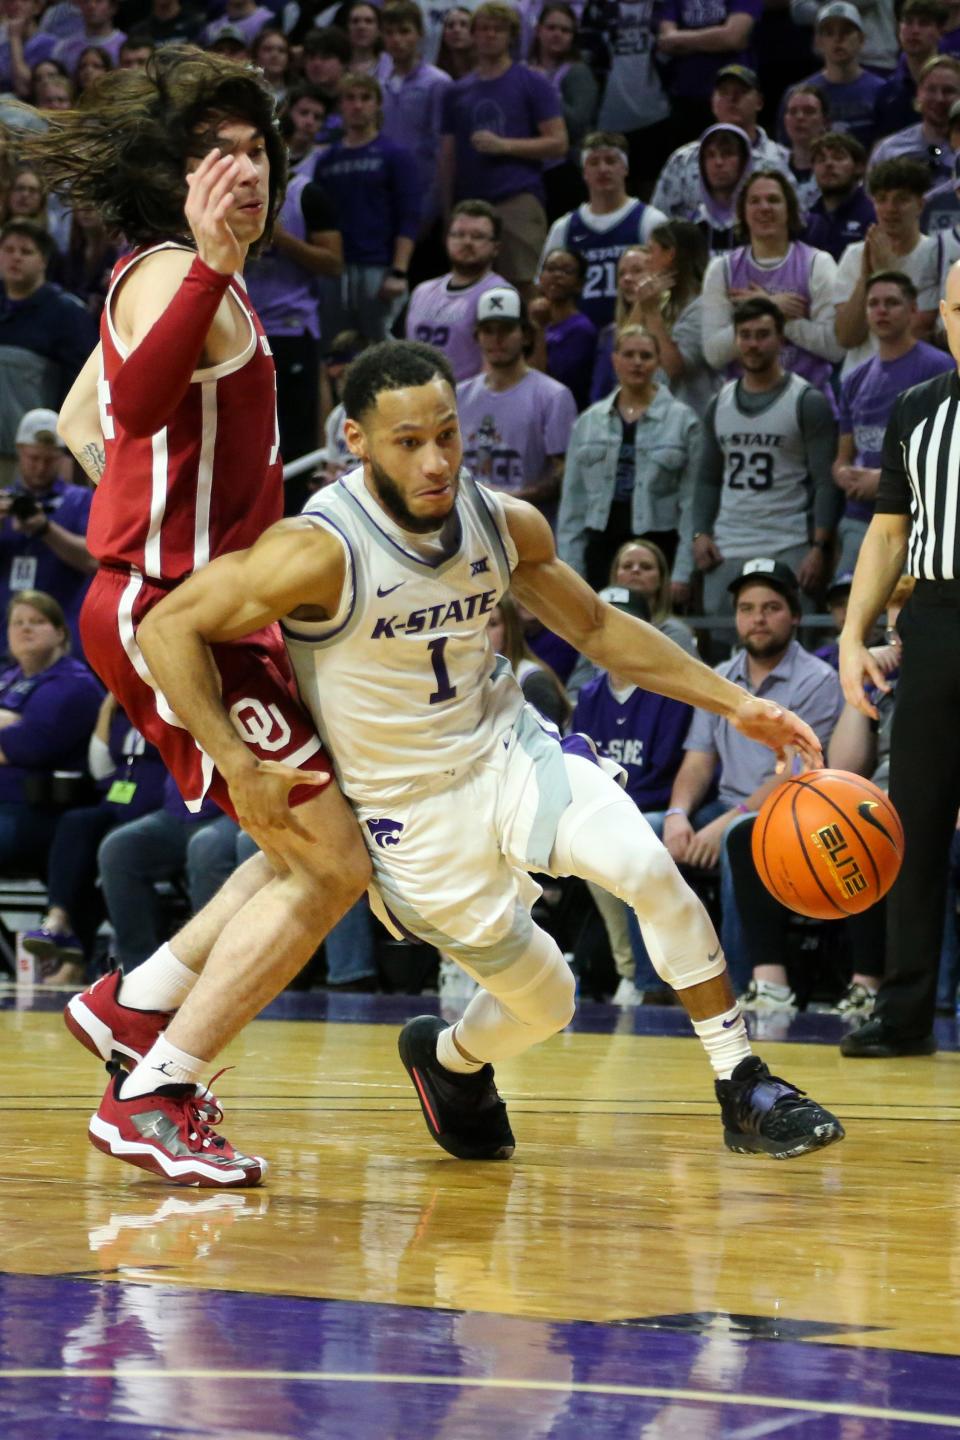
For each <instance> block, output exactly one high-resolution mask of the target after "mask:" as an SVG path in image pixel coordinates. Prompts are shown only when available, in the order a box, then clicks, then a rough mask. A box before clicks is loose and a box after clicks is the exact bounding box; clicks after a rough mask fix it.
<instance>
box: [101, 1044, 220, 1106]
mask: <svg viewBox="0 0 960 1440" xmlns="http://www.w3.org/2000/svg"><path fill="white" fill-rule="evenodd" d="M208 1064H209V1061H207V1060H198V1059H197V1058H196V1056H195V1055H188V1054H187V1052H186V1051H185V1050H178V1049H177V1047H176V1045H171V1044H170V1041H169V1040H168V1039H167V1037H166V1036H165V1035H160V1036H158V1038H157V1039H156V1040H155V1041H154V1043H153V1045H152V1046H151V1048H150V1049H149V1050H148V1051H147V1053H146V1055H144V1057H143V1059H142V1060H141V1061H140V1063H139V1064H138V1065H137V1066H136V1068H135V1069H133V1070H131V1071H130V1074H129V1075H128V1076H127V1078H126V1080H124V1082H123V1084H122V1085H121V1086H120V1099H121V1100H133V1099H134V1098H135V1097H136V1096H137V1095H149V1094H151V1092H152V1091H154V1090H159V1089H160V1087H161V1085H196V1084H198V1083H199V1081H200V1078H201V1072H202V1071H204V1070H206V1068H207V1066H208Z"/></svg>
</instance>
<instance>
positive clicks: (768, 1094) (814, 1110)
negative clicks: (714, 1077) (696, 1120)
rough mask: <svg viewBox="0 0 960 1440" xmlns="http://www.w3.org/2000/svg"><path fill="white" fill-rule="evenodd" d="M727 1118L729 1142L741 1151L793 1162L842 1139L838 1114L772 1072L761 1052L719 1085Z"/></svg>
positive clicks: (725, 1138)
mask: <svg viewBox="0 0 960 1440" xmlns="http://www.w3.org/2000/svg"><path fill="white" fill-rule="evenodd" d="M715 1089H716V1092H717V1099H718V1100H719V1101H720V1112H721V1116H722V1118H723V1142H724V1144H725V1145H726V1147H727V1149H728V1150H735V1151H736V1152H737V1154H738V1155H760V1154H763V1153H766V1154H767V1155H772V1156H773V1158H774V1159H775V1160H789V1159H791V1158H792V1156H794V1155H804V1154H806V1152H807V1151H808V1150H819V1149H820V1148H821V1147H822V1146H823V1145H832V1144H833V1142H834V1140H842V1139H843V1135H844V1130H843V1126H842V1125H841V1124H840V1121H839V1120H838V1119H837V1118H836V1116H835V1115H831V1114H830V1112H829V1110H824V1109H823V1108H822V1106H820V1105H818V1104H817V1103H816V1101H814V1100H809V1099H807V1097H806V1095H805V1093H804V1091H803V1090H798V1089H797V1088H796V1086H795V1085H790V1084H788V1083H787V1081H786V1080H780V1079H779V1078H778V1077H777V1076H776V1075H771V1074H770V1071H769V1070H768V1069H767V1066H766V1065H765V1064H764V1063H763V1061H762V1060H761V1059H760V1058H759V1056H757V1055H748V1056H747V1058H746V1060H741V1061H740V1064H739V1065H738V1066H737V1068H736V1070H734V1072H733V1074H732V1075H731V1077H730V1079H729V1080H718V1081H717V1082H716V1085H715Z"/></svg>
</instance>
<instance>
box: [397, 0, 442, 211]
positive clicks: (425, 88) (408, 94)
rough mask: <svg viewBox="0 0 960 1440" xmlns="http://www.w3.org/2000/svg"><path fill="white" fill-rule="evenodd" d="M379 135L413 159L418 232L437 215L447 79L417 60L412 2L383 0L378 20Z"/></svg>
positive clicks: (418, 15) (419, 16)
mask: <svg viewBox="0 0 960 1440" xmlns="http://www.w3.org/2000/svg"><path fill="white" fill-rule="evenodd" d="M380 24H381V29H382V31H383V44H384V49H385V51H386V56H385V57H384V59H383V61H382V62H381V66H380V72H379V73H380V83H381V85H382V87H383V133H384V135H386V137H387V139H388V140H393V141H394V142H395V144H397V145H403V146H405V147H406V149H407V150H409V151H410V152H411V153H412V154H413V155H415V156H416V160H417V168H418V170H419V173H420V187H421V192H422V195H423V197H424V198H423V204H422V209H421V212H420V233H421V234H423V233H424V231H425V230H428V229H429V228H430V226H431V225H432V224H433V223H434V221H435V220H436V219H437V216H438V215H439V214H440V177H439V158H440V124H441V118H442V113H443V96H444V93H445V92H446V91H447V90H448V89H449V88H450V86H451V85H452V84H453V81H452V80H451V79H450V76H449V75H447V74H446V73H445V72H444V71H443V70H438V69H437V67H436V66H435V65H427V64H426V62H425V61H424V60H423V59H422V58H421V56H420V47H421V45H422V44H423V13H422V11H421V9H420V6H419V5H417V4H416V3H415V0H388V3H387V4H386V5H385V6H384V7H383V14H382V16H381V21H380Z"/></svg>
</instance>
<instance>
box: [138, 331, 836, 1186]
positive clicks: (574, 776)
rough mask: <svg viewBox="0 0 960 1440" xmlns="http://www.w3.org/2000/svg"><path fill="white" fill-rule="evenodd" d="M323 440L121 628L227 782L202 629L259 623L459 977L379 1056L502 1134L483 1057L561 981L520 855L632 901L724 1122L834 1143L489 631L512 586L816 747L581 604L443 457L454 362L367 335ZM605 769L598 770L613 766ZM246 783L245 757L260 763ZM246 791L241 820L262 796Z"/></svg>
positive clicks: (523, 515)
mask: <svg viewBox="0 0 960 1440" xmlns="http://www.w3.org/2000/svg"><path fill="white" fill-rule="evenodd" d="M343 403H344V408H345V410H346V414H347V420H346V422H345V434H346V439H347V443H348V444H349V446H350V449H351V451H352V452H353V454H354V455H355V456H356V458H357V460H358V462H359V464H358V467H357V469H356V470H354V471H352V472H350V474H348V475H346V476H345V477H343V479H342V480H341V481H340V482H339V483H338V484H336V485H334V486H331V487H329V488H328V489H327V490H325V491H323V492H322V493H321V494H320V495H319V496H317V497H316V500H315V501H314V502H311V510H310V513H309V514H307V515H303V516H300V517H298V518H297V519H296V520H288V521H283V522H281V524H279V525H277V526H274V527H273V528H272V529H271V530H268V531H267V532H266V534H265V535H264V536H263V537H262V538H261V539H260V540H259V541H258V542H257V544H256V545H254V546H253V547H252V549H250V550H247V551H240V552H238V553H236V554H234V555H231V556H227V557H224V558H223V559H220V560H215V561H214V562H213V563H212V564H210V565H208V566H207V567H205V569H204V570H202V571H200V572H198V573H197V574H196V575H195V576H194V577H193V578H191V579H190V580H188V581H187V582H186V583H185V584H184V585H182V586H179V587H178V588H177V589H176V590H175V591H174V592H172V593H171V595H170V597H169V599H168V600H165V601H164V602H163V603H161V605H159V606H158V607H157V608H156V610H154V611H153V612H151V615H150V616H149V617H148V619H147V621H146V622H145V623H146V627H147V628H146V631H144V629H143V628H142V627H141V630H140V632H139V640H140V645H141V648H142V650H143V653H144V655H145V656H146V659H147V663H148V665H149V666H150V670H151V674H152V675H153V677H154V679H155V681H156V683H157V685H158V687H159V688H160V689H161V690H162V691H163V693H164V695H165V696H166V698H167V699H168V701H169V702H170V704H171V705H172V706H173V708H174V710H175V711H176V714H177V715H178V716H179V718H180V719H181V720H182V721H183V723H184V724H185V725H186V726H187V728H188V729H189V730H190V732H191V734H193V736H194V737H195V739H196V740H197V742H198V744H199V745H201V746H202V747H203V750H204V752H205V753H206V754H208V755H209V756H210V757H211V759H212V760H213V762H214V763H215V764H216V765H218V766H220V767H221V773H223V774H224V775H225V776H226V777H227V779H228V783H229V782H230V779H231V777H233V778H234V779H235V780H236V782H237V791H238V795H240V794H242V795H243V796H249V795H250V794H251V792H252V791H255V788H256V787H255V786H252V785H251V784H250V783H249V777H250V762H249V759H248V756H249V753H250V752H249V750H248V749H247V747H246V746H245V745H243V744H242V743H241V742H240V740H239V737H238V735H237V732H236V730H235V728H234V726H233V724H232V722H231V720H230V717H229V715H228V714H227V713H226V712H225V711H224V709H223V705H222V703H221V700H220V695H219V691H218V688H217V684H216V672H215V671H214V669H213V667H212V665H211V663H210V659H209V647H210V646H211V645H215V644H218V643H220V642H224V641H226V642H229V641H231V640H236V639H238V638H239V637H240V636H242V635H246V634H248V633H250V632H252V631H256V630H259V629H260V628H261V627H262V626H263V625H265V624H268V623H270V621H271V620H276V619H281V620H282V621H283V625H284V630H285V633H286V638H287V644H288V647H289V651H290V655H291V658H292V660H293V664H294V667H295V669H296V672H297V678H298V683H299V687H300V693H301V695H302V697H303V699H304V700H305V702H306V704H307V705H308V707H309V709H310V710H311V713H312V715H313V717H314V719H315V721H316V723H317V725H318V727H319V729H320V731H321V732H322V733H323V734H324V735H326V736H328V737H329V739H330V742H331V745H332V748H333V754H334V763H335V765H336V768H337V771H338V774H339V776H340V779H341V782H342V785H343V788H344V792H345V793H346V794H347V796H348V798H349V799H350V801H351V803H352V804H353V806H354V810H355V812H356V815H357V819H358V821H359V823H360V828H361V831H362V833H363V835H364V838H365V839H366V842H367V847H368V849H369V852H370V858H371V862H372V865H373V871H374V891H375V895H374V902H375V904H376V906H377V908H378V911H379V914H380V915H381V918H382V919H383V920H384V922H385V923H386V924H387V925H388V926H389V927H390V928H391V929H392V930H393V931H394V933H396V934H404V933H407V934H413V935H416V936H419V937H420V938H421V939H423V940H426V941H428V942H429V943H431V944H433V945H436V946H437V947H438V948H439V949H440V950H441V951H442V952H443V953H444V954H445V955H447V956H449V957H450V958H451V959H453V960H455V961H456V962H457V963H458V964H459V965H460V966H461V967H462V968H463V969H464V970H465V971H466V972H467V973H468V974H469V975H470V976H472V977H473V978H474V979H475V980H476V981H477V982H478V984H479V986H480V989H479V990H478V991H477V993H476V994H475V995H474V997H473V998H472V999H471V1001H470V1003H469V1005H468V1006H467V1009H466V1011H465V1013H464V1015H463V1017H462V1018H461V1019H460V1020H459V1021H458V1022H457V1024H456V1025H452V1026H447V1025H445V1024H444V1023H443V1021H441V1020H437V1019H434V1018H433V1017H431V1016H421V1017H420V1018H419V1019H416V1020H412V1021H410V1022H409V1023H408V1024H407V1025H406V1026H405V1027H404V1029H403V1031H402V1033H401V1036H400V1055H401V1059H402V1061H403V1064H404V1066H405V1067H406V1069H407V1071H408V1073H409V1075H410V1077H411V1080H412V1081H413V1084H414V1087H415V1089H416V1093H417V1097H418V1099H419V1101H420V1105H421V1108H422V1110H423V1114H424V1118H425V1120H426V1122H427V1126H428V1128H429V1130H430V1133H431V1135H432V1136H433V1138H434V1139H435V1140H436V1141H437V1143H438V1144H439V1145H441V1146H442V1147H443V1148H444V1149H446V1150H448V1151H449V1152H450V1153H451V1154H453V1155H456V1156H458V1157H459V1158H461V1159H472V1160H494V1159H505V1158H507V1157H508V1156H510V1155H511V1154H512V1153H513V1149H514V1137H513V1132H512V1130H511V1128H510V1123H509V1119H508V1117H507V1112H506V1106H505V1105H504V1104H503V1101H502V1100H501V1099H500V1096H499V1095H498V1093H497V1090H496V1086H495V1084H494V1077H493V1065H492V1062H494V1061H498V1060H505V1059H509V1058H511V1057H512V1056H515V1055H518V1054H520V1053H521V1052H522V1051H524V1050H526V1049H528V1048H529V1047H530V1046H531V1045H534V1044H536V1043H537V1042H538V1041H541V1040H546V1039H548V1038H549V1037H550V1036H551V1035H553V1034H555V1033H556V1032H557V1031H558V1030H560V1029H562V1028H563V1027H564V1026H565V1025H566V1024H568V1022H569V1020H570V1018H571V1016H572V1014H573V1008H574V979H573V974H572V972H571V971H570V968H569V966H568V965H567V964H566V962H565V960H564V958H563V956H562V954H561V953H560V950H559V948H558V946H557V944H556V942H555V941H554V940H553V939H552V938H551V937H550V936H549V935H547V934H546V933H545V932H544V931H543V930H541V929H540V928H539V927H538V926H537V925H535V924H534V922H533V919H532V917H531V914H530V906H531V902H532V900H533V899H534V898H535V897H536V895H537V894H538V893H539V892H538V887H537V886H536V885H535V884H534V882H533V881H532V879H531V878H530V872H547V873H549V874H551V875H555V876H562V875H578V876H581V877H582V878H584V879H587V880H590V881H592V882H594V883H595V884H598V885H600V886H601V887H602V888H604V889H606V890H608V891H610V892H611V893H612V894H614V895H616V896H618V897H619V898H620V899H622V900H624V901H625V902H626V903H627V904H629V905H631V906H632V907H633V909H634V910H635V911H636V914H637V917H638V920H639V923H640V928H641V931H642V933H643V935H644V938H645V940H646V944H647V949H648V951H649V953H650V955H651V957H652V959H653V963H654V964H655V966H656V968H657V971H658V973H659V974H660V975H661V977H662V978H663V979H664V980H665V981H666V982H667V983H668V984H669V985H672V986H673V987H674V988H675V989H676V990H677V992H678V995H679V998H680V1000H681V1002H682V1003H683V1005H684V1007H685V1009H686V1011H687V1014H688V1015H689V1016H690V1019H691V1021H692V1023H693V1028H694V1030H695V1032H696V1034H697V1036H698V1038H699V1039H700V1041H701V1043H702V1044H703V1046H704V1048H705V1050H706V1052H707V1055H708V1057H709V1059H710V1062H711V1065H712V1066H713V1069H714V1073H715V1075H716V1094H717V1098H718V1100H719V1101H720V1108H721V1115H722V1119H723V1125H724V1140H725V1143H726V1144H727V1146H728V1148H730V1149H731V1150H735V1151H749V1152H765V1153H768V1154H773V1155H776V1156H779V1157H781V1158H786V1157H789V1156H792V1155H798V1154H802V1153H803V1152H804V1151H807V1150H811V1149H815V1148H818V1147H820V1146H822V1145H827V1144H830V1143H831V1142H832V1141H834V1140H838V1139H840V1138H841V1136H842V1135H843V1127H842V1126H841V1125H840V1123H839V1121H838V1120H836V1119H835V1118H834V1117H833V1116H832V1115H830V1114H828V1113H827V1112H826V1111H825V1110H823V1109H821V1107H820V1106H819V1105H817V1104H815V1103H814V1102H813V1101H811V1100H809V1099H806V1098H804V1097H803V1096H802V1095H801V1094H800V1093H799V1092H798V1091H797V1090H796V1089H795V1088H794V1087H793V1086H792V1085H789V1084H788V1083H787V1082H786V1081H782V1080H778V1079H776V1078H775V1077H773V1076H771V1075H770V1072H769V1071H768V1069H767V1067H766V1066H765V1065H764V1064H763V1063H762V1061H760V1060H759V1059H757V1058H756V1057H755V1056H753V1055H752V1054H751V1052H750V1043H749V1040H748V1038H747V1033H746V1029H745V1027H744V1022H743V1017H742V1015H741V1013H740V1008H739V1006H738V1005H737V1003H736V1001H735V999H734V996H733V991H732V989H731V986H730V980H729V977H728V975H727V969H726V962H725V960H724V958H723V954H722V951H721V947H720V944H719V941H718V940H717V936H716V932H715V931H714V929H713V926H712V924H711V922H710V919H709V917H708V915H707V913H706V911H705V910H704V908H703V906H702V905H701V903H700V901H699V900H698V899H697V898H696V896H695V895H694V894H693V892H692V891H691V890H690V889H689V887H688V886H687V884H686V882H685V881H684V880H683V879H682V878H681V876H680V873H679V871H678V870H677V868H676V866H675V865H674V863H673V861H672V859H671V858H670V856H669V855H668V853H667V851H666V850H665V849H664V847H663V846H662V845H661V843H660V841H659V840H657V838H656V836H655V835H654V834H653V831H652V830H651V829H650V826H649V825H648V824H647V822H646V821H645V820H644V818H643V816H642V815H641V814H640V812H639V811H638V810H637V808H636V806H635V805H634V804H633V803H632V801H631V800H630V799H629V797H628V796H627V795H625V794H624V792H623V790H622V789H621V788H620V786H619V785H618V784H617V783H616V780H615V779H614V778H613V775H614V774H616V773H618V772H619V767H618V766H617V765H615V764H614V763H613V762H610V761H605V760H598V758H597V755H596V751H595V750H594V749H593V747H592V746H591V745H590V744H589V742H588V741H587V739H586V737H585V736H571V737H568V739H567V740H565V741H563V742H561V741H560V738H559V735H558V733H557V731H556V730H555V728H554V727H553V726H551V725H549V724H548V723H547V722H545V721H543V720H541V718H540V717H539V716H538V714H537V712H536V711H534V710H532V709H531V708H530V707H529V706H527V705H526V704H525V703H524V701H523V696H522V694H521V692H520V690H519V687H518V686H517V684H516V681H515V680H514V679H513V678H512V676H511V675H510V674H509V667H508V666H507V664H506V662H505V661H504V660H502V659H500V658H498V657H496V656H495V655H494V654H493V652H492V650H491V647H490V642H489V638H488V633H487V623H486V622H487V617H488V615H489V612H490V610H491V609H492V608H493V606H494V604H495V603H496V601H497V599H498V598H499V597H500V595H502V593H503V591H504V589H505V588H506V586H507V585H508V584H510V586H511V589H512V591H513V593H514V595H515V596H516V598H517V600H519V601H520V602H521V603H522V604H523V605H525V606H526V607H527V608H528V609H530V610H531V611H532V612H533V613H534V614H535V615H536V616H537V617H538V618H539V619H540V620H542V621H543V623H544V624H545V625H547V626H549V627H550V628H551V629H553V630H556V631H557V632H558V633H559V634H561V635H562V636H563V637H564V639H566V640H567V641H569V643H570V644H572V645H574V646H575V647H576V648H577V649H578V650H579V651H581V652H582V653H584V654H586V655H587V656H589V658H590V659H591V660H593V661H594V663H595V664H597V665H599V666H601V667H602V668H604V669H609V668H610V667H611V666H612V665H615V666H616V670H617V672H618V674H619V675H621V676H622V677H623V678H624V680H625V681H626V682H627V683H630V684H633V685H639V686H642V687H644V688H645V689H649V690H656V691H659V692H661V693H663V694H666V695H669V696H672V697H673V698H674V699H677V700H682V701H686V702H687V703H688V704H691V705H699V706H701V707H703V708H704V709H707V710H710V711H713V712H715V713H717V714H720V715H723V716H725V717H726V718H727V720H728V721H729V723H730V724H731V725H732V726H733V727H734V728H735V729H736V730H738V731H739V732H740V733H742V734H743V735H746V736H748V737H750V738H752V739H755V740H759V741H761V742H762V743H765V744H767V745H769V746H770V747H771V748H772V749H774V750H776V751H777V752H778V753H780V754H781V755H782V754H783V752H784V747H785V746H787V745H796V746H797V747H798V748H799V751H800V753H801V754H802V755H803V756H804V758H805V759H806V760H807V761H808V762H812V763H818V762H819V760H820V747H819V745H818V743H817V740H816V737H815V735H814V733H813V731H812V730H811V729H810V728H809V727H808V726H807V725H806V724H804V722H803V721H801V720H799V719H798V718H797V717H796V716H794V715H792V714H791V713H790V712H789V711H786V710H783V709H782V708H781V707H779V706H777V705H774V704H772V703H771V702H769V701H767V700H763V699H760V698H757V697H754V696H751V695H749V694H748V693H747V692H746V691H745V690H744V689H742V688H741V687H740V686H739V685H735V684H733V683H732V682H731V681H729V680H726V679H724V678H723V677H722V676H720V675H718V674H717V673H716V672H714V671H712V670H709V669H708V668H707V667H706V666H705V665H703V664H701V662H700V661H699V660H696V659H694V658H693V657H691V656H689V655H687V654H686V653H685V652H684V651H683V650H681V649H680V648H679V646H677V645H674V644H673V642H672V641H670V640H668V639H666V637H665V636H663V635H661V634H660V633H659V631H657V630H655V629H654V628H653V627H652V626H650V625H647V624H645V623H644V622H643V621H641V620H638V619H636V618H634V617H633V616H631V615H627V614H624V613H623V612H622V611H620V610H617V609H615V608H614V607H613V606H611V605H608V604H606V603H605V602H604V601H602V600H600V599H599V597H598V596H597V595H595V594H594V593H593V591H592V590H591V589H590V588H589V586H588V585H587V584H586V583H585V582H584V581H583V580H581V579H580V577H579V576H578V575H576V574H575V572H574V571H572V570H571V569H569V567H568V566H566V565H564V564H563V563H562V562H561V561H560V560H559V559H558V558H557V554H556V551H555V549H554V544H553V536H552V534H551V531H550V527H549V525H548V524H547V522H546V521H545V520H544V519H543V517H542V516H541V515H540V514H539V513H538V511H537V510H536V509H535V508H534V507H533V506H531V505H528V504H527V503H526V502H524V501H521V500H517V499H516V498H515V497H513V496H510V495H504V494H497V493H496V492H494V491H492V490H488V489H486V488H485V487H483V486H480V485H478V484H476V482H475V481H474V480H472V479H471V478H470V476H469V475H468V474H467V473H466V472H465V471H464V470H463V469H462V466H461V460H462V453H463V447H462V441H461V437H460V429H459V425H458V421H457V411H456V398H455V389H454V378H453V372H452V370H451V368H450V365H449V363H448V362H447V360H446V359H445V358H444V357H443V356H442V355H441V354H440V353H439V352H438V351H436V350H433V349H432V348H431V347H430V346H427V345H423V344H420V343H418V342H409V341H400V342H394V343H391V344H385V345H379V346H375V347H373V348H372V349H370V350H367V351H365V352H364V353H363V354H362V355H361V356H360V357H359V358H358V359H357V360H355V361H354V363H353V365H352V366H351V367H350V370H349V371H348V373H347V378H346V382H345V385H344V390H343ZM611 772H612V773H611ZM268 778H269V777H265V780H268ZM275 794H276V789H275V787H271V786H270V785H269V784H268V783H267V784H265V785H264V787H263V800H262V801H259V800H258V801H256V802H250V812H251V813H249V814H245V813H243V808H244V807H243V806H241V813H240V814H239V819H240V821H241V823H242V824H243V823H245V822H247V821H249V822H250V823H251V824H252V826H253V828H254V830H255V833H258V834H263V833H264V832H266V833H267V834H268V835H269V832H270V830H271V828H273V829H274V830H275V831H276V832H278V833H279V832H282V831H283V830H284V828H285V827H286V826H287V825H288V823H289V816H288V815H287V813H286V806H285V805H278V804H275V803H271V800H270V798H269V797H271V796H274V795H275Z"/></svg>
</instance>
